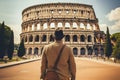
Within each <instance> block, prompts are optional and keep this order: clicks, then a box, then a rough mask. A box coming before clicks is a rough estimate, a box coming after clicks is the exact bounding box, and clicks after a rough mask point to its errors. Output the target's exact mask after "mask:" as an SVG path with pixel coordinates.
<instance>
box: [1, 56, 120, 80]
mask: <svg viewBox="0 0 120 80" xmlns="http://www.w3.org/2000/svg"><path fill="white" fill-rule="evenodd" d="M75 60H76V64H77V75H76V80H120V66H116V64H115V65H114V64H112V65H111V64H108V63H102V62H99V61H94V60H89V59H86V58H76V59H75ZM40 62H41V61H40V60H38V61H34V62H30V63H25V64H21V65H16V66H12V67H6V68H2V69H1V70H0V80H16V79H17V80H40V79H39V77H40V65H41V64H40Z"/></svg>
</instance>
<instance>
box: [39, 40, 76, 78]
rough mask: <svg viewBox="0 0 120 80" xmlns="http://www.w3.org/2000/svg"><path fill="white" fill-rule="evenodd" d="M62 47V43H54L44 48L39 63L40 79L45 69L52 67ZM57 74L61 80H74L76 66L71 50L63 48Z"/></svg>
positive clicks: (66, 47)
mask: <svg viewBox="0 0 120 80" xmlns="http://www.w3.org/2000/svg"><path fill="white" fill-rule="evenodd" d="M62 46H63V42H62V41H56V42H53V43H51V44H49V45H47V46H45V47H44V49H43V52H42V54H43V55H42V61H41V78H44V74H45V72H46V70H47V69H51V68H52V67H53V65H54V63H55V60H56V58H57V56H58V54H59V51H60V49H61V47H62ZM57 72H58V73H59V77H60V79H61V80H66V79H69V78H73V79H72V80H75V75H76V64H75V60H74V56H73V53H72V50H71V48H70V47H68V46H65V47H64V49H63V52H62V55H61V57H60V60H59V63H58V65H57Z"/></svg>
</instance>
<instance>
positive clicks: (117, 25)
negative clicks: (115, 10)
mask: <svg viewBox="0 0 120 80" xmlns="http://www.w3.org/2000/svg"><path fill="white" fill-rule="evenodd" d="M111 29H112V30H119V31H120V20H119V21H116V22H115V24H114V25H112V26H111Z"/></svg>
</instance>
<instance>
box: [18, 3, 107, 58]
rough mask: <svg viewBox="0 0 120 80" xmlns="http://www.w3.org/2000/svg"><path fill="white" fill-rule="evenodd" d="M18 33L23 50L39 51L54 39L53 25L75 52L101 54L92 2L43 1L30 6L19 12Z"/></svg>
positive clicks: (101, 45) (31, 52)
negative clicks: (20, 18)
mask: <svg viewBox="0 0 120 80" xmlns="http://www.w3.org/2000/svg"><path fill="white" fill-rule="evenodd" d="M22 21H23V22H22V25H21V26H22V33H21V34H20V37H21V39H24V44H25V48H26V54H27V55H28V54H33V55H34V54H38V55H39V54H41V50H42V48H43V47H44V45H47V44H49V43H52V42H53V41H54V38H53V34H54V31H55V29H56V28H61V29H62V30H63V32H64V34H65V38H64V39H63V42H64V43H65V44H66V45H68V46H70V47H71V49H72V50H73V53H74V55H75V56H87V55H98V54H103V51H104V49H103V43H104V41H105V40H104V39H105V35H104V32H103V31H100V28H99V24H98V19H97V18H96V15H95V11H94V9H93V6H92V5H87V4H79V3H46V4H39V5H34V6H30V7H28V8H26V9H24V10H23V12H22Z"/></svg>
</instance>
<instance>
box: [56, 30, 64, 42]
mask: <svg viewBox="0 0 120 80" xmlns="http://www.w3.org/2000/svg"><path fill="white" fill-rule="evenodd" d="M64 36H65V35H64V34H63V31H62V30H61V29H59V28H57V29H56V30H55V32H54V37H55V39H56V40H62V39H63V37H64Z"/></svg>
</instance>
